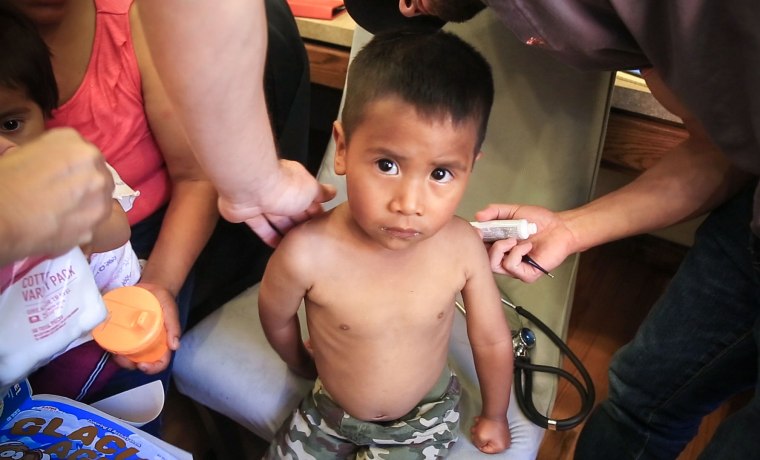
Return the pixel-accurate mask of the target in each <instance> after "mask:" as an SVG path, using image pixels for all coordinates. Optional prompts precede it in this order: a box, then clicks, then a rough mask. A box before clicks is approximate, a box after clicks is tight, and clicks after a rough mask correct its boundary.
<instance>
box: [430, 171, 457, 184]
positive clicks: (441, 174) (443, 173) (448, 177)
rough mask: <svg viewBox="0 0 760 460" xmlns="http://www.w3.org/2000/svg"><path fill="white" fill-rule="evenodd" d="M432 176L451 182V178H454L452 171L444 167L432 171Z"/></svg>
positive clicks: (438, 180)
mask: <svg viewBox="0 0 760 460" xmlns="http://www.w3.org/2000/svg"><path fill="white" fill-rule="evenodd" d="M430 177H431V178H432V179H433V180H434V181H436V182H442V183H446V182H451V180H452V179H454V175H453V174H451V171H449V170H448V169H443V168H436V169H434V170H433V172H431V173H430Z"/></svg>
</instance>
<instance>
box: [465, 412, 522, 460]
mask: <svg viewBox="0 0 760 460" xmlns="http://www.w3.org/2000/svg"><path fill="white" fill-rule="evenodd" d="M470 433H471V434H472V443H473V444H474V445H475V447H477V448H478V449H479V450H480V451H481V452H484V453H486V454H496V453H499V452H501V451H503V450H505V449H506V448H508V447H509V446H510V445H511V444H512V436H511V435H510V434H509V425H507V419H506V418H504V419H503V420H493V419H489V418H486V417H482V416H481V417H475V425H473V426H472V428H471V429H470Z"/></svg>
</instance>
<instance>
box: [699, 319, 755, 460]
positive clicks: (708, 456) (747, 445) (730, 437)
mask: <svg viewBox="0 0 760 460" xmlns="http://www.w3.org/2000/svg"><path fill="white" fill-rule="evenodd" d="M754 337H755V345H756V346H757V347H758V349H757V351H758V356H760V320H759V321H755V329H754ZM758 426H760V381H759V382H756V384H755V394H754V396H753V397H752V400H751V401H750V402H749V403H748V404H747V405H746V406H744V407H743V408H742V409H741V410H739V411H737V412H736V413H734V414H733V415H731V416H730V417H728V418H727V419H726V420H724V421H723V423H721V425H720V427H718V430H717V431H716V432H715V435H714V436H713V438H712V440H710V444H709V445H708V446H707V447H706V448H705V450H704V451H703V452H702V454H701V455H700V456H699V458H700V460H746V459H748V458H754V457H757V455H758V453H760V436H758V433H757V427H758Z"/></svg>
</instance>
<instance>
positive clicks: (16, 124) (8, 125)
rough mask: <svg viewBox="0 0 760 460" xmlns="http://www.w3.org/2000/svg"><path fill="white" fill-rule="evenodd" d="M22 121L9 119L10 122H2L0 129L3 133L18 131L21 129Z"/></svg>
mask: <svg viewBox="0 0 760 460" xmlns="http://www.w3.org/2000/svg"><path fill="white" fill-rule="evenodd" d="M22 123H23V122H22V121H21V120H19V119H17V118H11V119H10V120H3V122H2V124H1V125H0V129H2V130H3V131H18V130H19V129H21V125H22Z"/></svg>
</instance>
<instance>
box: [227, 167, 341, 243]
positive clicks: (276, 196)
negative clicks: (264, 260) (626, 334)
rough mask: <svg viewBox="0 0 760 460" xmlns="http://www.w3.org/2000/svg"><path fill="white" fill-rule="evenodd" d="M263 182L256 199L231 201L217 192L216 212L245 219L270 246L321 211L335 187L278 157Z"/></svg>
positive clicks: (233, 218)
mask: <svg viewBox="0 0 760 460" xmlns="http://www.w3.org/2000/svg"><path fill="white" fill-rule="evenodd" d="M268 179H269V180H268V183H267V184H263V185H262V187H261V190H260V197H259V200H258V201H257V202H251V201H249V202H245V201H244V202H234V201H233V199H232V198H230V197H225V196H222V195H220V197H219V211H220V213H221V214H222V217H224V218H225V219H227V220H229V221H230V222H245V223H246V224H248V226H249V227H251V229H252V230H253V231H254V232H255V233H256V234H257V235H259V237H260V238H261V239H262V240H263V241H264V242H265V243H267V244H268V245H270V246H277V244H278V243H279V242H280V240H281V239H282V235H284V234H285V233H287V232H288V231H289V230H290V229H291V228H293V227H295V226H296V225H297V224H299V223H301V222H303V221H306V220H308V219H310V218H311V217H313V216H315V215H318V214H321V213H322V204H321V203H324V202H326V201H329V200H331V199H332V198H333V197H334V196H335V187H333V186H331V185H326V184H320V183H319V182H317V180H316V179H315V178H314V176H312V175H311V174H310V173H309V172H308V171H307V170H306V168H304V167H303V165H302V164H300V163H298V162H296V161H290V160H279V174H278V175H277V176H276V177H271V178H268Z"/></svg>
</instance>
